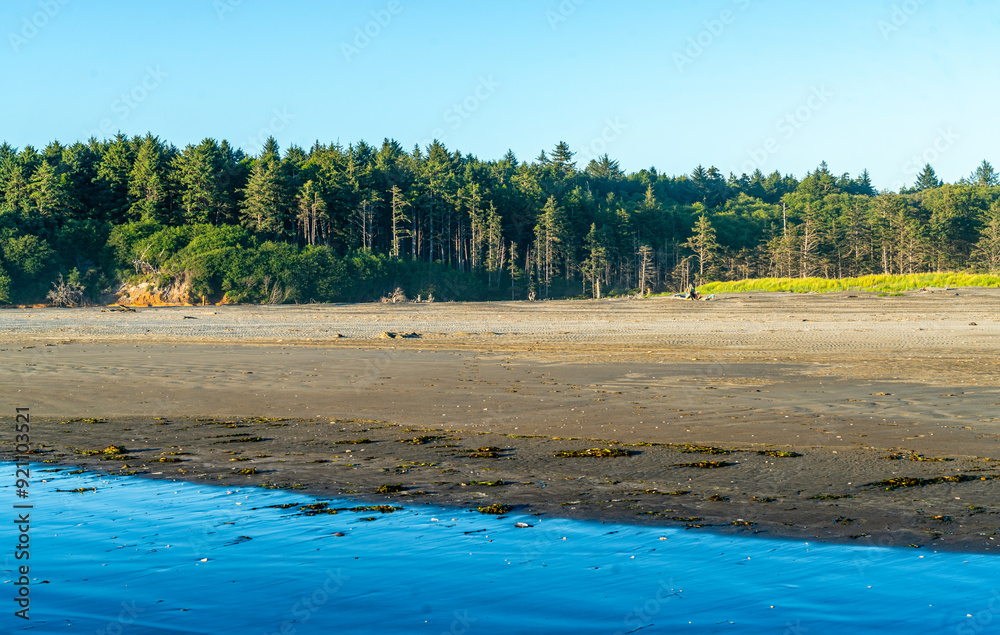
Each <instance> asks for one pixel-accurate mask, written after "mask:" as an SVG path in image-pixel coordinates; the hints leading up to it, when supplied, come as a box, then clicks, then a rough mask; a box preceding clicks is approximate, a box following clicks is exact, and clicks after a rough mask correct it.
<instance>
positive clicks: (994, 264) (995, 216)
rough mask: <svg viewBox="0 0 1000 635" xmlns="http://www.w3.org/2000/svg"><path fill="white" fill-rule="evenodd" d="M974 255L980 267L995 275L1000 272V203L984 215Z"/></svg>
mask: <svg viewBox="0 0 1000 635" xmlns="http://www.w3.org/2000/svg"><path fill="white" fill-rule="evenodd" d="M972 253H973V257H974V259H975V262H976V264H978V265H979V266H981V267H984V268H985V269H987V270H989V271H990V272H993V273H995V272H998V271H1000V201H998V202H994V203H993V205H991V206H990V209H989V211H988V212H987V213H986V214H985V215H984V217H983V226H982V229H980V231H979V241H978V242H976V246H975V249H974V250H973V252H972Z"/></svg>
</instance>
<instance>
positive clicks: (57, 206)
mask: <svg viewBox="0 0 1000 635" xmlns="http://www.w3.org/2000/svg"><path fill="white" fill-rule="evenodd" d="M29 191H30V197H31V201H32V203H33V204H34V212H35V213H36V214H38V216H39V218H40V219H41V220H42V221H43V222H45V223H47V224H48V223H54V224H61V223H62V221H64V220H65V219H66V218H68V217H69V215H70V209H71V206H72V204H73V201H72V199H71V198H70V196H69V194H68V192H67V191H66V184H65V183H64V182H63V180H62V178H61V177H60V176H59V174H58V173H57V172H56V170H55V168H53V167H52V165H51V164H50V163H49V162H48V161H42V162H41V163H40V164H39V166H38V169H37V170H35V173H34V175H32V177H31V184H30V187H29Z"/></svg>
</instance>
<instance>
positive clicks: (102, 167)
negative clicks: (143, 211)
mask: <svg viewBox="0 0 1000 635" xmlns="http://www.w3.org/2000/svg"><path fill="white" fill-rule="evenodd" d="M134 159H135V153H134V151H133V146H132V143H131V142H130V141H129V139H128V137H126V136H125V135H123V134H121V133H118V134H117V135H116V136H115V138H114V139H113V140H111V141H109V142H108V143H107V144H106V145H105V148H104V149H103V156H102V157H101V161H100V163H98V165H97V175H96V177H95V178H94V181H95V185H97V186H98V187H99V192H98V200H97V205H98V207H99V210H100V213H101V214H102V215H103V216H104V217H105V218H106V219H108V220H110V221H111V222H113V223H120V222H122V221H124V220H125V218H126V216H127V214H128V209H129V198H128V185H129V174H130V173H131V172H132V162H133V161H134Z"/></svg>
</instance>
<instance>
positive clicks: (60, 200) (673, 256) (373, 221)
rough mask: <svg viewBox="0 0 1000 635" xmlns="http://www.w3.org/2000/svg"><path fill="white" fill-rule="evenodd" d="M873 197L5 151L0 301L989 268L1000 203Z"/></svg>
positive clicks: (828, 187)
mask: <svg viewBox="0 0 1000 635" xmlns="http://www.w3.org/2000/svg"><path fill="white" fill-rule="evenodd" d="M915 176H916V181H915V183H914V185H913V187H911V188H906V189H904V190H902V191H900V192H881V193H880V192H876V191H875V190H874V188H873V187H872V182H871V179H870V177H869V175H868V173H867V171H865V172H863V173H862V174H860V175H859V176H857V177H851V176H850V175H848V174H842V175H836V174H833V173H832V172H831V171H830V170H829V168H828V166H827V165H826V163H821V164H820V165H819V166H818V167H817V168H816V170H815V171H813V172H810V173H808V174H806V175H805V176H804V177H803V178H802V179H801V180H800V179H798V178H796V177H793V176H788V175H781V174H779V173H778V172H774V173H772V174H769V175H765V174H762V173H761V172H760V171H757V172H755V173H753V174H750V175H746V174H744V175H741V176H736V175H733V174H730V175H729V176H728V177H727V176H725V175H723V174H722V173H720V171H719V170H718V169H716V168H714V167H710V168H704V167H702V166H698V167H696V168H694V170H693V171H692V172H691V174H689V175H683V176H668V175H665V174H661V173H659V172H657V170H656V169H655V168H650V169H646V170H641V171H639V172H635V173H631V174H626V173H624V172H623V171H622V170H621V169H620V166H619V163H618V162H617V161H615V160H612V159H611V158H610V157H609V156H607V155H604V156H602V157H600V158H598V159H595V160H591V161H590V162H589V163H588V164H587V165H585V166H579V165H577V164H576V162H575V161H574V153H573V152H572V151H571V149H570V148H569V147H568V145H567V144H565V143H559V144H558V145H556V147H555V148H554V149H552V150H551V151H549V152H547V153H546V152H542V153H541V154H540V156H538V157H537V158H535V159H534V160H532V161H521V160H519V159H518V158H517V157H515V156H514V154H513V153H512V152H508V153H507V154H506V155H505V156H503V157H502V158H500V159H496V160H489V161H483V160H480V159H478V158H476V157H474V156H472V155H462V154H461V153H460V152H457V151H450V150H448V149H447V148H445V147H444V146H443V145H442V144H440V143H437V142H435V143H432V144H430V145H429V146H427V147H426V148H420V147H415V148H413V149H412V150H411V151H407V150H405V149H404V148H403V147H402V146H401V145H400V144H399V143H397V142H395V141H391V140H385V141H384V142H383V143H382V144H381V146H380V147H376V146H372V145H369V144H367V143H365V142H363V141H362V142H358V143H356V144H352V145H349V146H346V147H344V146H342V145H339V144H333V145H323V144H320V143H318V142H317V143H316V144H315V145H314V146H313V147H312V148H310V149H309V150H305V149H303V148H300V147H297V146H291V147H289V148H288V149H287V150H285V151H284V153H282V152H281V151H280V149H279V147H278V144H277V142H276V141H275V140H274V139H273V138H272V139H269V140H268V141H267V142H266V144H265V146H264V148H263V150H262V151H261V152H260V154H259V155H258V156H248V155H247V154H245V153H244V152H243V151H241V150H240V149H238V148H234V147H233V146H231V145H230V144H229V143H227V142H226V141H222V142H218V141H216V140H214V139H206V140H204V141H202V142H201V143H199V144H198V145H188V146H187V147H185V148H183V149H178V148H176V147H174V146H173V145H170V144H169V143H167V142H164V141H162V140H160V139H159V138H157V137H155V136H152V135H147V136H145V137H132V138H129V137H127V136H124V135H121V134H119V135H118V136H116V137H115V138H113V139H110V140H106V141H97V140H95V139H91V140H90V141H89V142H88V143H79V142H78V143H74V144H72V145H68V146H67V145H61V144H60V143H58V142H52V143H50V144H49V145H48V146H47V147H46V148H45V149H44V150H42V151H38V150H36V149H35V148H32V147H30V146H29V147H25V148H23V149H20V150H18V149H16V148H13V147H11V146H10V145H8V144H6V143H5V144H3V145H2V146H0V302H4V303H32V302H45V301H50V302H53V303H57V304H70V305H72V304H85V303H89V302H108V301H113V300H114V298H115V294H116V293H118V292H120V291H121V290H122V289H124V288H126V287H127V286H129V285H131V286H134V285H137V284H142V283H145V284H146V286H147V287H149V288H153V289H162V288H172V289H174V290H175V291H178V292H179V293H180V294H181V296H183V297H185V298H187V300H188V301H201V300H202V299H204V301H213V302H218V301H223V300H224V301H229V302H312V301H316V302H329V301H345V300H346V301H364V300H375V299H379V298H380V297H382V296H385V295H386V294H391V293H392V292H393V291H394V290H395V289H397V288H399V289H401V290H402V292H403V293H405V294H406V295H408V296H409V297H411V298H415V297H416V296H418V295H419V296H420V297H421V299H426V298H427V297H428V296H430V297H432V298H436V299H440V300H473V299H504V298H506V299H512V298H513V299H543V298H550V297H580V296H585V297H594V296H598V297H599V296H602V295H611V294H624V293H636V292H642V293H649V292H656V291H668V290H675V289H679V288H683V287H686V286H687V285H688V284H689V283H692V282H694V283H696V284H701V283H702V282H706V281H712V280H738V279H745V278H753V277H764V276H780V277H800V276H801V277H806V276H823V277H844V276H857V275H865V274H871V273H920V272H929V271H957V270H968V271H976V270H979V271H996V270H998V269H1000V187H998V177H997V174H996V173H995V171H994V170H993V168H992V166H991V165H990V164H989V163H988V162H986V161H983V163H982V164H981V165H979V166H978V167H977V168H976V169H975V170H974V171H973V172H972V174H970V175H969V176H968V177H967V178H965V179H962V180H961V181H960V182H959V183H955V184H945V183H942V182H941V181H940V180H939V179H938V178H937V176H936V175H935V173H934V170H933V168H932V167H931V166H930V165H927V166H925V168H924V170H923V171H922V172H921V173H920V174H919V175H915Z"/></svg>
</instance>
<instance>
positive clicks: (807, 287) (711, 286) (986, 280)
mask: <svg viewBox="0 0 1000 635" xmlns="http://www.w3.org/2000/svg"><path fill="white" fill-rule="evenodd" d="M997 286H1000V275H989V274H974V273H914V274H902V275H877V276H861V277H859V278H757V279H752V280H739V281H735V282H710V283H708V284H705V285H702V286H700V287H698V292H699V293H701V294H702V295H707V294H710V293H740V292H746V291H791V292H793V293H829V292H831V291H872V292H878V293H902V292H904V291H913V290H916V289H921V288H924V287H997Z"/></svg>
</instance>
